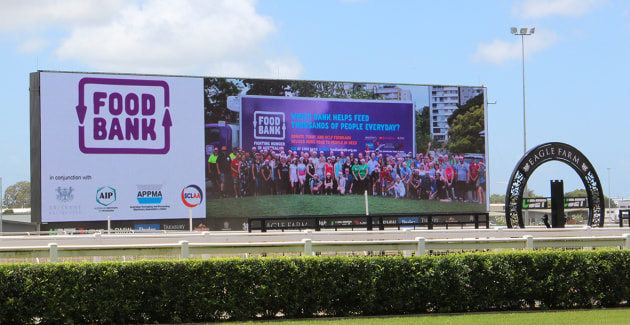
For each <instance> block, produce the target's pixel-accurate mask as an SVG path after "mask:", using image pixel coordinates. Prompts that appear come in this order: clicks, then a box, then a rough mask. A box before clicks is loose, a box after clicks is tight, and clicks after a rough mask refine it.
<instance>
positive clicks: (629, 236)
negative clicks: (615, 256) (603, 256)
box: [621, 234, 630, 250]
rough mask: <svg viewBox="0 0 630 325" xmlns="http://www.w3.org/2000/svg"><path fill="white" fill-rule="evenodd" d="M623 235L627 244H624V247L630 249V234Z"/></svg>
mask: <svg viewBox="0 0 630 325" xmlns="http://www.w3.org/2000/svg"><path fill="white" fill-rule="evenodd" d="M621 237H623V239H624V240H625V245H624V246H623V249H626V250H627V249H630V234H623V235H622V236H621Z"/></svg>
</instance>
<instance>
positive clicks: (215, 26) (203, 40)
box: [57, 0, 276, 73]
mask: <svg viewBox="0 0 630 325" xmlns="http://www.w3.org/2000/svg"><path fill="white" fill-rule="evenodd" d="M254 4H255V2H254V1H251V0H236V1H235V0H230V1H228V0H213V1H204V0H189V1H167V0H149V1H146V2H144V3H142V5H137V4H131V5H128V6H126V7H125V8H124V9H123V10H121V12H120V14H119V15H118V16H117V17H115V18H114V19H112V20H110V21H108V22H107V23H105V24H100V25H90V26H80V27H77V28H75V29H73V30H72V32H71V35H70V37H69V38H67V39H65V40H63V42H62V44H61V46H60V47H59V49H58V50H57V54H58V55H59V57H60V58H61V59H65V60H78V61H82V62H83V63H85V64H87V65H89V66H91V67H94V68H96V69H102V70H107V71H116V72H117V71H126V72H144V73H195V72H199V70H206V69H207V67H210V66H212V65H213V64H216V62H217V61H231V62H240V61H250V60H253V59H256V58H261V57H264V56H265V53H263V51H262V50H261V48H260V44H261V43H262V42H263V41H264V40H265V39H266V38H268V37H269V36H270V35H272V34H273V33H274V32H275V31H276V27H275V26H274V24H273V21H272V20H271V19H270V18H268V17H264V16H261V15H259V14H257V13H256V12H255V8H254Z"/></svg>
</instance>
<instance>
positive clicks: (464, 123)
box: [447, 107, 485, 153]
mask: <svg viewBox="0 0 630 325" xmlns="http://www.w3.org/2000/svg"><path fill="white" fill-rule="evenodd" d="M483 119H484V111H483V107H478V108H477V109H474V110H472V111H470V112H467V113H464V114H460V115H458V116H457V117H456V118H455V119H454V120H453V123H452V124H450V125H449V130H448V136H449V139H448V143H447V147H448V149H449V151H450V152H462V153H464V152H466V153H483V152H484V150H485V141H484V138H483V137H482V136H481V135H480V132H481V131H483V130H484V121H483Z"/></svg>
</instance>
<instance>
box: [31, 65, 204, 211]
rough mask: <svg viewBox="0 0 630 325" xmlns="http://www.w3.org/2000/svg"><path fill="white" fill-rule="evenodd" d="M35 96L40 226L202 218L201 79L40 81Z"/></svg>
mask: <svg viewBox="0 0 630 325" xmlns="http://www.w3.org/2000/svg"><path fill="white" fill-rule="evenodd" d="M39 89H40V114H39V119H40V124H41V125H40V132H41V134H40V141H41V146H40V155H41V156H40V158H41V161H40V166H41V184H40V185H41V222H43V223H49V222H69V221H99V220H107V218H108V217H109V218H110V219H111V220H148V219H177V218H188V217H189V208H190V207H192V206H195V207H196V206H199V208H198V209H199V210H200V211H204V210H205V200H201V197H202V196H203V194H204V192H205V187H204V186H203V184H204V183H203V178H204V164H203V156H204V155H203V152H200V151H199V148H202V147H203V145H204V144H203V134H204V127H203V125H202V124H201V123H200V122H199V121H201V120H202V119H203V97H202V96H200V95H199V94H200V93H202V91H203V82H202V80H201V79H199V78H171V77H154V76H153V77H149V76H129V75H125V76H122V75H94V74H79V73H53V72H41V73H40V85H39ZM194 125H197V127H194Z"/></svg>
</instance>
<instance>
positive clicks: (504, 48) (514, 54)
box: [471, 29, 558, 65]
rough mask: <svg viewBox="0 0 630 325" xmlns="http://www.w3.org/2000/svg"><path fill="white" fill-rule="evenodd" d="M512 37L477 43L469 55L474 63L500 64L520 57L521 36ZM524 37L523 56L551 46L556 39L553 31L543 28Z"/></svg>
mask: <svg viewBox="0 0 630 325" xmlns="http://www.w3.org/2000/svg"><path fill="white" fill-rule="evenodd" d="M505 32H506V33H508V32H509V30H507V29H506V31H505ZM512 37H513V40H511V41H503V40H494V41H493V42H491V43H479V44H478V45H477V51H476V52H475V53H474V54H473V55H472V57H471V59H472V61H473V62H475V63H491V64H497V65H501V64H503V63H504V62H505V61H509V60H513V59H516V58H518V59H521V55H522V47H521V46H522V44H521V43H522V42H521V37H520V36H512ZM524 37H525V39H524V43H525V58H527V57H529V56H531V55H532V54H534V53H537V52H540V51H542V50H544V49H547V48H549V47H551V46H552V45H553V44H554V43H555V42H556V40H557V39H558V36H557V35H556V33H555V32H553V31H551V30H544V29H536V32H535V33H534V34H533V35H530V36H524Z"/></svg>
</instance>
